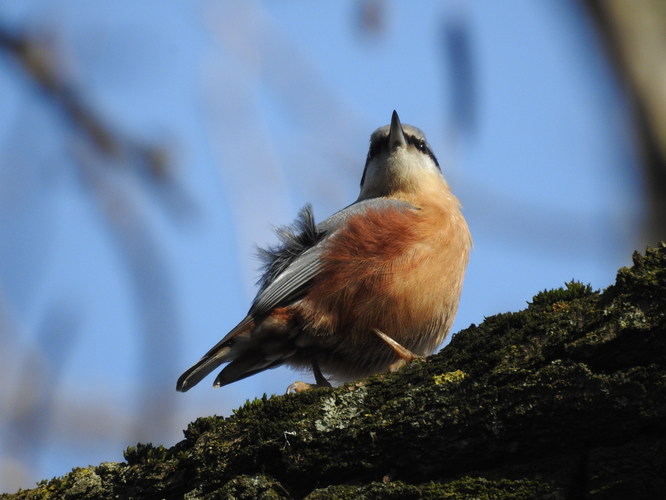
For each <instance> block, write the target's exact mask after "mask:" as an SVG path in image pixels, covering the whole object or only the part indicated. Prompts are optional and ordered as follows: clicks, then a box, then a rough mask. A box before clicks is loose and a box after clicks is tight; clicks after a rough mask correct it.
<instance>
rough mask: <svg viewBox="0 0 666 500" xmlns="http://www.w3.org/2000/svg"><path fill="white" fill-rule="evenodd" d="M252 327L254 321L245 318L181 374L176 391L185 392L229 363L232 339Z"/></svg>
mask: <svg viewBox="0 0 666 500" xmlns="http://www.w3.org/2000/svg"><path fill="white" fill-rule="evenodd" d="M253 326H254V320H253V319H252V318H251V317H249V316H247V317H246V318H245V319H243V321H241V322H240V323H238V325H236V326H235V327H234V329H233V330H231V331H230V332H229V333H228V334H227V335H225V337H224V338H223V339H222V340H220V341H219V342H218V343H217V344H215V346H213V348H212V349H211V350H210V351H208V352H207V353H206V354H204V356H203V357H202V358H201V359H200V360H199V361H197V363H196V364H195V365H194V366H192V367H191V368H189V369H188V370H187V371H186V372H185V373H183V374H182V375H181V376H180V377H179V378H178V382H176V390H177V391H180V392H186V391H188V390H190V389H191V388H192V387H194V386H195V385H197V384H198V383H199V382H201V381H202V380H203V379H204V378H205V377H206V376H207V375H208V374H209V373H210V372H212V371H213V370H214V369H215V368H217V367H218V366H220V365H221V364H222V363H226V362H228V361H231V358H230V357H229V356H228V355H229V354H230V353H231V349H232V347H233V342H232V340H233V339H234V337H236V336H238V335H241V334H243V333H247V332H248V331H250V330H251V329H252V327H253Z"/></svg>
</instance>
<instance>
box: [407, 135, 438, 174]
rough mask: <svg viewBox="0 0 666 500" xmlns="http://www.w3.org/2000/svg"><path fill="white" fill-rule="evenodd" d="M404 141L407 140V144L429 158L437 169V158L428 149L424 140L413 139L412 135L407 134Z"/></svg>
mask: <svg viewBox="0 0 666 500" xmlns="http://www.w3.org/2000/svg"><path fill="white" fill-rule="evenodd" d="M405 139H407V143H408V144H411V145H412V146H414V147H415V148H416V149H418V150H419V151H421V152H422V153H424V154H427V155H428V156H429V157H430V159H431V160H432V161H434V162H435V165H437V168H439V162H438V161H437V158H435V155H434V154H433V152H432V151H431V150H430V148H429V147H428V143H427V142H426V141H425V139H419V138H418V137H414V136H413V135H409V134H405Z"/></svg>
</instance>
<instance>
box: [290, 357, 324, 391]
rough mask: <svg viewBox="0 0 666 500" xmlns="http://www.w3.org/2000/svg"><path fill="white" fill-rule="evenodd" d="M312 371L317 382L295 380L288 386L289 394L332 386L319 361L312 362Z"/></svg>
mask: <svg viewBox="0 0 666 500" xmlns="http://www.w3.org/2000/svg"><path fill="white" fill-rule="evenodd" d="M312 373H313V374H314V377H315V381H316V383H314V384H308V383H307V382H301V381H298V382H294V383H293V384H291V385H290V386H289V387H287V394H290V393H292V392H303V391H309V390H310V389H319V388H321V387H331V384H330V382H329V381H328V380H326V377H324V374H323V373H321V369H320V368H319V363H317V361H313V362H312Z"/></svg>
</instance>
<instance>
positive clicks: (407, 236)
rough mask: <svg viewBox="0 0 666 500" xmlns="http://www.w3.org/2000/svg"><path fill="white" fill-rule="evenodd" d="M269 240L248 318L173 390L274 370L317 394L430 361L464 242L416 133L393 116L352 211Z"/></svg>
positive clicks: (456, 210)
mask: <svg viewBox="0 0 666 500" xmlns="http://www.w3.org/2000/svg"><path fill="white" fill-rule="evenodd" d="M279 234H280V237H281V239H282V245H281V246H279V247H277V248H274V249H269V250H267V251H265V258H266V272H265V274H264V276H263V278H262V281H261V288H260V290H259V293H258V294H257V297H256V298H255V300H254V303H253V304H252V307H251V308H250V311H249V312H248V315H247V316H246V318H245V319H243V321H241V323H239V325H238V326H236V327H235V328H234V329H233V330H232V331H231V332H229V334H227V336H226V337H224V338H223V339H222V340H221V341H220V342H219V343H218V344H217V345H216V346H215V347H213V348H212V349H211V350H210V351H209V352H208V353H207V354H206V355H205V356H204V357H203V358H202V359H201V360H200V361H199V362H198V363H197V364H196V365H194V366H193V367H192V368H190V369H189V370H188V371H186V372H185V373H184V374H183V375H182V376H181V377H180V379H179V380H178V384H177V388H178V390H181V391H186V390H188V389H189V388H190V387H192V386H193V385H195V384H196V383H198V382H199V381H200V380H201V379H202V378H203V377H204V376H206V375H207V374H208V373H210V372H211V371H212V370H214V369H215V368H217V367H218V366H219V365H220V364H222V363H228V364H227V366H226V367H225V368H224V369H223V370H222V371H221V373H220V374H219V375H218V377H217V379H216V380H215V386H221V385H225V384H228V383H231V382H234V381H236V380H239V379H241V378H244V377H247V376H249V375H252V374H254V373H257V372H259V371H262V370H265V369H268V368H273V367H275V366H278V365H282V364H286V365H289V366H293V367H312V368H313V371H314V375H315V379H316V382H317V384H318V385H325V384H327V381H326V379H325V376H324V375H327V376H332V377H335V378H336V379H338V380H349V379H353V378H357V377H361V376H365V375H369V374H372V373H377V372H380V371H384V370H387V369H390V368H392V367H396V366H399V365H400V364H401V362H403V361H406V360H409V359H412V358H413V357H416V356H424V355H427V354H430V353H431V352H432V351H433V350H434V349H435V348H436V347H437V346H438V345H439V344H440V343H441V342H442V341H443V340H444V338H445V337H446V335H447V333H448V331H449V329H450V328H451V324H452V322H453V319H454V316H455V313H456V310H457V307H458V301H459V297H460V292H461V289H462V282H463V276H464V272H465V267H466V265H467V259H468V253H469V250H470V247H471V237H470V234H469V230H468V228H467V224H466V222H465V220H464V218H463V216H462V214H461V212H460V207H459V202H458V200H457V199H456V198H455V197H454V196H453V194H452V193H451V191H450V190H449V187H448V185H447V183H446V181H445V180H444V178H443V177H442V175H441V172H440V171H439V165H438V164H437V160H436V159H435V157H434V155H433V154H432V152H431V151H430V149H429V147H428V145H427V143H426V142H425V138H424V136H423V134H422V132H421V131H419V130H418V129H416V128H414V127H410V126H408V125H404V126H403V125H401V124H400V121H399V119H398V117H397V114H396V113H395V112H394V114H393V119H392V121H391V125H390V126H386V127H382V128H380V129H377V131H375V133H374V134H373V135H372V138H371V144H370V151H369V153H368V159H367V161H366V166H365V170H364V173H363V179H362V180H361V193H360V195H359V199H358V200H357V201H356V203H354V204H352V205H350V206H349V207H347V208H345V209H343V210H341V211H340V212H338V213H337V214H334V215H333V216H331V217H330V218H329V219H327V220H325V221H324V222H322V223H320V224H318V225H316V224H315V223H314V219H313V217H312V214H311V210H310V208H309V207H306V208H305V209H304V210H303V211H302V212H301V214H300V215H299V219H298V220H297V223H296V225H295V226H294V227H293V228H292V229H282V230H281V231H280V233H279ZM322 372H323V375H322ZM298 384H300V385H297V386H296V387H297V388H302V387H304V386H308V384H303V383H298Z"/></svg>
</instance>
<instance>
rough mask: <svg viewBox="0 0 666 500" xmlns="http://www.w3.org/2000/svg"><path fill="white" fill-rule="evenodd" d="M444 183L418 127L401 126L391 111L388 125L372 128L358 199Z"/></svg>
mask: <svg viewBox="0 0 666 500" xmlns="http://www.w3.org/2000/svg"><path fill="white" fill-rule="evenodd" d="M433 182H434V183H437V184H441V183H442V182H444V178H443V177H442V173H441V171H440V168H439V163H438V162H437V158H435V155H434V154H433V153H432V151H431V150H430V146H429V145H428V142H427V141H426V139H425V135H424V134H423V132H421V130H419V129H418V128H416V127H412V126H411V125H402V124H401V123H400V118H398V113H396V112H395V111H393V116H392V117H391V124H390V125H385V126H383V127H380V128H378V129H377V130H375V131H374V132H373V134H372V136H371V137H370V149H369V150H368V157H367V159H366V161H365V169H364V170H363V177H362V178H361V193H360V194H359V197H358V199H359V201H360V200H364V199H368V198H377V197H380V196H391V195H393V194H396V193H405V194H413V193H417V192H418V191H419V190H420V189H423V187H424V186H425V185H428V184H432V183H433Z"/></svg>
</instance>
